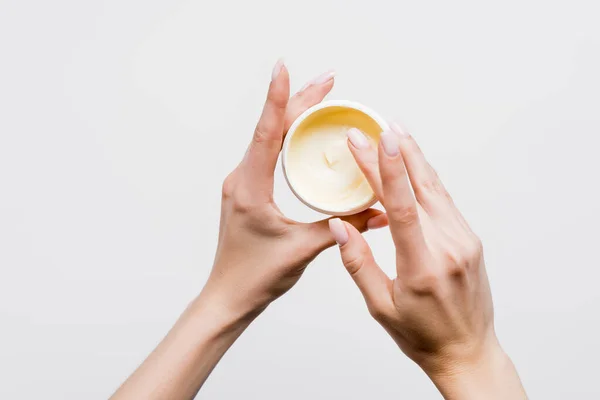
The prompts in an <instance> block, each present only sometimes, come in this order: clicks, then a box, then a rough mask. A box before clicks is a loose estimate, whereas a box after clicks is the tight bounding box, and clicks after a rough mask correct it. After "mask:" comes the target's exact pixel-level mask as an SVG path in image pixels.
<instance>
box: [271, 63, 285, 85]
mask: <svg viewBox="0 0 600 400" xmlns="http://www.w3.org/2000/svg"><path fill="white" fill-rule="evenodd" d="M282 68H283V59H281V58H280V59H279V60H277V63H276V64H275V66H274V67H273V72H272V73H271V80H272V81H274V80H275V79H276V78H277V77H278V76H279V73H280V72H281V69H282Z"/></svg>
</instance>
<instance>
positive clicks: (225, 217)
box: [202, 62, 381, 316]
mask: <svg viewBox="0 0 600 400" xmlns="http://www.w3.org/2000/svg"><path fill="white" fill-rule="evenodd" d="M332 87H333V73H328V74H324V75H322V76H321V77H319V78H317V79H315V80H314V81H313V83H312V84H309V85H307V86H306V87H305V88H304V89H303V90H301V91H300V92H299V93H298V94H296V95H295V96H293V97H292V98H291V99H289V101H288V97H289V91H290V89H289V75H288V70H287V68H286V67H285V65H283V63H281V62H279V63H277V65H276V66H275V69H274V71H273V75H272V82H271V85H270V87H269V92H268V95H267V100H266V104H265V106H264V110H263V113H262V116H261V118H260V121H259V122H258V125H257V126H256V129H255V131H254V137H253V139H252V142H251V143H250V146H249V147H248V151H247V153H246V155H245V157H244V159H243V160H242V161H241V163H240V164H239V166H238V167H237V168H236V169H235V170H234V171H233V172H232V173H231V174H230V175H229V176H228V177H227V178H226V179H225V182H224V183H223V199H222V208H221V225H220V232H219V244H218V247H217V253H216V257H215V262H214V266H213V269H212V272H211V274H210V277H209V279H208V282H207V284H206V287H205V289H204V290H203V293H202V296H209V297H211V298H212V299H213V300H214V303H218V304H220V305H222V307H223V308H225V311H226V312H227V313H233V314H234V315H236V316H244V315H254V314H256V313H257V312H260V311H261V310H262V309H264V308H265V307H266V306H267V305H268V304H269V303H270V302H272V301H273V300H274V299H276V298H277V297H279V296H281V295H282V294H283V293H285V292H286V291H287V290H289V289H290V288H291V287H292V286H293V285H294V284H295V283H296V282H297V281H298V279H299V278H300V276H301V275H302V273H303V272H304V270H305V268H306V266H307V264H308V263H309V262H310V261H311V260H313V259H314V258H315V257H316V256H317V255H318V254H319V253H320V252H321V251H323V250H324V249H326V248H328V247H330V246H332V245H333V244H335V241H334V240H333V237H332V236H331V234H330V232H329V229H328V223H327V220H323V221H318V222H314V223H308V224H306V223H299V222H296V221H293V220H291V219H289V218H286V217H285V216H284V215H283V214H282V213H281V211H280V210H279V208H278V207H277V205H276V204H275V203H274V201H273V172H274V169H275V165H276V163H277V158H278V155H279V152H280V150H281V146H282V143H283V139H284V135H285V133H286V132H287V130H288V128H289V127H290V125H291V124H292V122H293V121H294V120H295V119H296V118H297V117H298V116H299V115H300V114H301V113H302V112H304V111H305V110H306V109H308V108H309V107H311V106H313V105H315V104H317V103H319V102H320V101H321V100H322V99H323V98H324V97H325V95H326V94H327V93H329V91H330V90H331V88H332ZM380 214H381V212H380V211H377V210H367V211H365V212H363V213H360V214H357V215H354V216H350V217H348V218H347V221H348V222H349V223H351V224H353V225H354V226H355V227H356V229H358V230H361V231H362V230H366V227H367V221H368V220H369V219H370V218H371V217H375V216H377V215H380Z"/></svg>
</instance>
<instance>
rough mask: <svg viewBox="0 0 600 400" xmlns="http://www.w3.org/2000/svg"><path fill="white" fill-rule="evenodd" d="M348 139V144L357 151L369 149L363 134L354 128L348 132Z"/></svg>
mask: <svg viewBox="0 0 600 400" xmlns="http://www.w3.org/2000/svg"><path fill="white" fill-rule="evenodd" d="M347 135H348V139H350V143H352V145H353V146H354V147H356V148H357V149H366V148H368V147H369V141H368V140H367V137H366V136H365V134H364V133H362V132H361V131H360V130H358V129H356V128H350V129H349V130H348V133H347Z"/></svg>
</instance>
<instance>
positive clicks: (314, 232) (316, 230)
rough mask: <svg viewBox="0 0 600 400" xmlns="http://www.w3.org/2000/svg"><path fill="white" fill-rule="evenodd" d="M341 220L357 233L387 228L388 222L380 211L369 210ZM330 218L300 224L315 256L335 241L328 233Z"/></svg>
mask: <svg viewBox="0 0 600 400" xmlns="http://www.w3.org/2000/svg"><path fill="white" fill-rule="evenodd" d="M341 218H342V220H344V221H347V222H349V223H350V224H351V225H352V226H354V227H355V228H356V229H358V231H359V232H365V231H367V230H368V229H378V228H383V227H384V226H387V223H388V220H387V216H386V214H384V213H383V212H382V211H380V210H376V209H374V208H369V209H368V210H365V211H363V212H360V213H358V214H353V215H348V216H345V217H341ZM330 220H331V219H330V218H326V219H322V220H320V221H315V222H310V223H307V224H301V226H300V227H301V229H302V230H303V231H304V233H305V235H306V237H307V238H308V240H309V241H310V242H311V243H312V245H311V248H313V249H314V251H315V252H316V254H319V253H320V252H322V251H323V250H325V249H327V248H329V247H331V246H333V245H334V244H335V239H334V238H333V236H332V235H331V232H330V231H329V221H330Z"/></svg>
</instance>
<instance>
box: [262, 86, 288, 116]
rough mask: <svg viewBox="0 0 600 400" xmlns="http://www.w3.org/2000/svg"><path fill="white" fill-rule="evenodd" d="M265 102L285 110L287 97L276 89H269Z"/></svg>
mask: <svg viewBox="0 0 600 400" xmlns="http://www.w3.org/2000/svg"><path fill="white" fill-rule="evenodd" d="M267 102H268V103H269V104H270V105H271V106H273V107H274V108H275V109H276V110H278V111H285V109H286V108H287V103H288V99H287V97H286V96H285V95H284V94H283V93H279V92H278V91H276V90H270V91H269V93H268V94H267Z"/></svg>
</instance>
